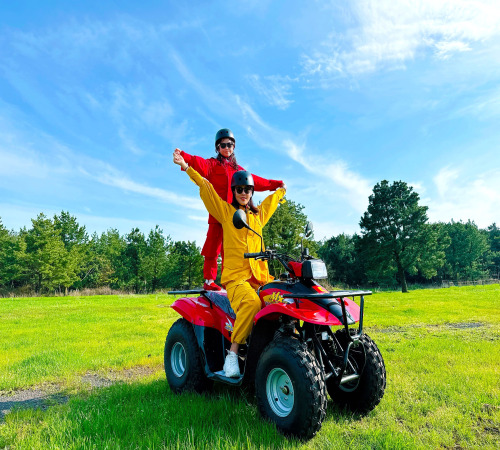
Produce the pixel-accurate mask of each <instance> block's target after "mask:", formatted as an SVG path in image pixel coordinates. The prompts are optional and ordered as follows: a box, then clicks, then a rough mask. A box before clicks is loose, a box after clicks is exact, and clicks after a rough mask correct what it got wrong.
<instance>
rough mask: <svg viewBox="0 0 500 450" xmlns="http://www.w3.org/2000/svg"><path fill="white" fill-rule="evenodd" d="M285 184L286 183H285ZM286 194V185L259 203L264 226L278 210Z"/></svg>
mask: <svg viewBox="0 0 500 450" xmlns="http://www.w3.org/2000/svg"><path fill="white" fill-rule="evenodd" d="M283 186H284V185H283ZM285 194H286V187H283V188H280V189H278V190H277V191H276V192H274V193H272V194H271V195H268V196H267V197H266V198H265V199H264V201H263V202H262V203H261V204H260V205H259V218H260V222H261V224H262V226H265V225H266V223H267V222H268V221H269V219H270V218H271V216H272V215H273V214H274V211H276V208H277V207H278V204H279V203H280V201H281V200H282V198H283V197H284V196H285Z"/></svg>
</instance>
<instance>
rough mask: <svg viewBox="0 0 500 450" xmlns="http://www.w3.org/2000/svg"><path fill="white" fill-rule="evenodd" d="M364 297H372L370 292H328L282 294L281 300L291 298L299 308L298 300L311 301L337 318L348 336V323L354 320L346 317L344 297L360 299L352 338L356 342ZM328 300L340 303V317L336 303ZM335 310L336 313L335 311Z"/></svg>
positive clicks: (361, 330)
mask: <svg viewBox="0 0 500 450" xmlns="http://www.w3.org/2000/svg"><path fill="white" fill-rule="evenodd" d="M365 295H372V291H330V292H329V293H328V294H326V293H325V294H301V293H297V294H283V298H292V299H293V300H294V301H295V306H296V307H297V308H299V302H298V300H299V299H300V298H305V299H307V300H312V301H313V302H315V303H318V304H320V305H321V306H322V307H323V308H325V309H326V310H328V311H330V312H332V313H333V314H334V315H335V316H336V317H337V318H339V319H340V318H341V319H342V324H343V325H344V327H345V330H346V334H347V335H348V336H350V334H349V329H348V325H349V323H351V324H353V323H354V320H353V319H352V317H351V316H350V314H349V316H348V313H347V311H346V309H345V303H344V298H346V297H352V298H353V301H354V297H360V298H361V300H360V304H359V330H358V333H357V334H356V335H354V336H352V340H353V341H356V342H357V341H358V340H359V337H360V336H361V334H362V333H363V311H364V306H365ZM328 299H338V300H339V302H338V303H340V307H341V308H342V316H341V317H338V316H339V315H340V314H338V313H337V311H338V303H337V302H335V301H328ZM335 309H337V311H335Z"/></svg>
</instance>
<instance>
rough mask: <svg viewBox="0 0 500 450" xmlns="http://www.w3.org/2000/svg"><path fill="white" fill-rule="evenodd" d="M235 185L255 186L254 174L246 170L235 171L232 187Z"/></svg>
mask: <svg viewBox="0 0 500 450" xmlns="http://www.w3.org/2000/svg"><path fill="white" fill-rule="evenodd" d="M235 186H252V187H254V184H253V177H252V174H251V173H250V172H247V171H246V170H238V172H234V173H233V178H231V189H232V188H234V187H235Z"/></svg>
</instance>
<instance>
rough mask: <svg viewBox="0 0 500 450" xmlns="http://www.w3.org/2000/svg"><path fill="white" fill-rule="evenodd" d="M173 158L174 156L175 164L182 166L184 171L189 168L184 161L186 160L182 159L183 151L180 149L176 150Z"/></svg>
mask: <svg viewBox="0 0 500 450" xmlns="http://www.w3.org/2000/svg"><path fill="white" fill-rule="evenodd" d="M173 156H174V164H177V165H178V166H181V168H182V169H184V170H186V169H187V168H188V165H187V163H186V161H185V160H184V158H183V157H182V155H181V151H180V150H179V149H178V148H176V149H175V150H174V154H173Z"/></svg>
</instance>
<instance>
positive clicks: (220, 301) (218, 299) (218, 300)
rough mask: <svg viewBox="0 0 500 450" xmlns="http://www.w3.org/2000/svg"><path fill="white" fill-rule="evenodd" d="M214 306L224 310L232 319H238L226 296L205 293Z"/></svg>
mask: <svg viewBox="0 0 500 450" xmlns="http://www.w3.org/2000/svg"><path fill="white" fill-rule="evenodd" d="M203 295H204V296H205V297H207V298H208V299H209V300H210V301H211V302H212V303H213V304H214V305H216V306H217V307H219V308H220V309H222V311H224V312H225V313H226V314H227V315H228V316H229V317H231V319H236V314H235V312H234V311H233V308H231V303H230V302H229V299H228V298H227V295H225V294H219V293H218V292H215V291H207V292H205V293H203Z"/></svg>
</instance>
